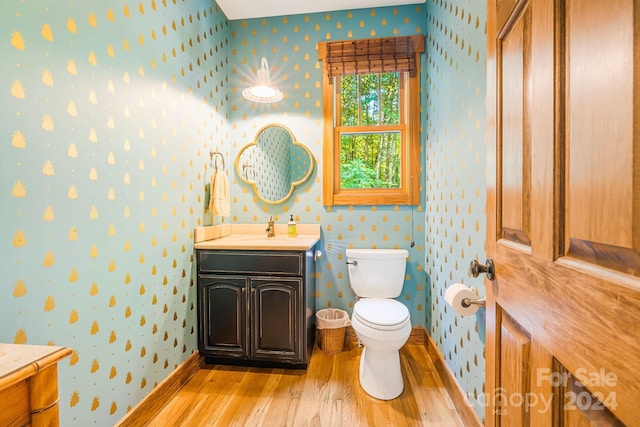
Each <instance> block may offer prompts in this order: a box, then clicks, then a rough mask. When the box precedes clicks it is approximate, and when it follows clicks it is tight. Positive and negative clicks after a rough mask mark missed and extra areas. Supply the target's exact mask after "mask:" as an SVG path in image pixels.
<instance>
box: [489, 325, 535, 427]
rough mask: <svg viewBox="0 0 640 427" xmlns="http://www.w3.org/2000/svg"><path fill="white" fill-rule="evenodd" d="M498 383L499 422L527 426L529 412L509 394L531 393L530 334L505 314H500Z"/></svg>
mask: <svg viewBox="0 0 640 427" xmlns="http://www.w3.org/2000/svg"><path fill="white" fill-rule="evenodd" d="M500 317H501V322H500V360H501V361H503V362H501V363H500V373H499V377H500V385H501V388H502V390H501V393H500V394H499V399H498V400H497V406H498V407H497V410H498V413H499V414H500V421H501V424H502V425H506V426H528V425H529V424H530V419H529V411H528V410H527V405H526V404H525V402H523V401H521V400H520V399H519V398H514V397H513V396H522V397H523V399H524V398H525V396H529V395H530V394H531V388H530V377H531V371H530V369H531V337H530V336H529V334H528V333H527V332H526V331H525V330H523V329H522V327H520V325H518V324H517V323H516V322H515V321H514V320H513V319H512V318H511V317H510V316H509V315H508V314H506V313H501V316H500Z"/></svg>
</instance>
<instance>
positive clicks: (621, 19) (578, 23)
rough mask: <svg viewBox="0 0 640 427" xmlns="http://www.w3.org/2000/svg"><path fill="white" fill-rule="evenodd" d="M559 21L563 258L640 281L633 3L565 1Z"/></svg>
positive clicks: (630, 0)
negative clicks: (563, 49)
mask: <svg viewBox="0 0 640 427" xmlns="http://www.w3.org/2000/svg"><path fill="white" fill-rule="evenodd" d="M565 13H566V18H565V19H566V23H567V24H566V41H565V43H566V46H567V52H569V53H570V58H567V61H566V63H567V73H568V77H569V78H568V79H567V88H566V93H567V95H566V96H567V118H566V122H567V128H566V154H565V155H566V157H567V159H568V162H567V167H568V171H567V173H565V176H566V177H567V183H566V188H567V195H568V197H567V198H566V199H565V201H566V205H565V206H563V209H564V211H565V212H566V223H565V230H566V232H565V233H566V236H567V240H568V242H567V243H568V245H567V250H566V251H565V253H566V254H568V255H570V256H571V257H575V258H579V259H583V260H585V261H587V262H589V263H593V264H597V265H599V266H602V267H608V268H611V269H613V270H617V271H622V272H625V273H629V274H635V275H636V276H640V271H638V269H636V268H633V267H634V265H636V266H637V265H638V258H637V256H638V255H637V252H638V250H640V245H639V244H638V242H639V238H640V230H638V229H636V230H635V231H634V229H633V219H634V218H639V217H640V204H639V203H638V197H637V196H638V194H640V186H639V184H638V176H639V175H638V174H637V172H636V174H635V176H634V161H635V162H636V166H638V163H637V159H638V152H639V151H640V145H638V139H637V138H633V134H634V121H633V116H634V109H635V108H634V107H635V106H634V98H637V96H636V95H635V94H634V65H633V51H634V38H633V31H634V22H633V21H634V10H633V1H632V0H615V1H610V2H598V1H587V2H585V1H583V0H571V1H567V2H566V4H565ZM569 59H570V60H569ZM634 195H635V197H634ZM572 207H573V209H572Z"/></svg>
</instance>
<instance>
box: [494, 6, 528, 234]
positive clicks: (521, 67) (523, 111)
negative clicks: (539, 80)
mask: <svg viewBox="0 0 640 427" xmlns="http://www.w3.org/2000/svg"><path fill="white" fill-rule="evenodd" d="M530 29H531V13H530V9H529V7H528V6H525V8H524V9H523V10H522V11H521V12H520V13H519V14H518V15H517V17H515V18H512V19H510V20H509V21H508V22H507V24H506V26H505V27H504V28H503V29H502V34H501V35H500V45H499V51H500V53H499V67H500V90H501V94H502V97H501V114H500V116H499V118H500V125H501V133H500V137H501V138H500V144H501V146H502V150H501V157H502V158H501V162H500V164H501V171H500V181H499V182H500V187H499V188H498V194H499V197H500V202H499V206H500V210H499V212H498V215H499V220H498V221H499V223H500V224H501V235H500V237H502V238H504V239H507V240H511V241H514V242H517V243H521V244H524V245H527V246H528V245H529V244H530V243H531V240H530V236H529V234H530V229H529V215H530V213H531V208H530V206H529V194H530V185H531V184H530V176H531V156H530V151H531V150H530V146H529V143H530V139H531V138H530V129H529V123H528V117H529V114H528V106H529V102H530V94H529V90H528V89H527V88H525V85H526V84H527V83H528V81H529V78H528V76H529V70H528V67H529V64H530V56H529V55H530V42H531V32H530Z"/></svg>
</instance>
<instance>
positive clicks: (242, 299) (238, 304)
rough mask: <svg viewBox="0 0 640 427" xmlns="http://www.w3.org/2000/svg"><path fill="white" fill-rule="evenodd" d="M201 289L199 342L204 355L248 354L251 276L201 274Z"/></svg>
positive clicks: (241, 355) (199, 288) (199, 287)
mask: <svg viewBox="0 0 640 427" xmlns="http://www.w3.org/2000/svg"><path fill="white" fill-rule="evenodd" d="M198 291H199V293H200V298H199V301H198V310H199V311H200V313H199V314H200V315H199V316H198V318H199V321H200V325H199V328H198V341H199V348H200V351H201V352H202V353H203V355H204V356H224V357H245V356H247V355H248V353H249V352H248V346H247V343H248V342H249V340H248V334H249V333H248V327H247V326H248V325H247V320H246V319H247V298H246V293H247V279H246V278H244V277H233V276H214V275H200V276H199V280H198Z"/></svg>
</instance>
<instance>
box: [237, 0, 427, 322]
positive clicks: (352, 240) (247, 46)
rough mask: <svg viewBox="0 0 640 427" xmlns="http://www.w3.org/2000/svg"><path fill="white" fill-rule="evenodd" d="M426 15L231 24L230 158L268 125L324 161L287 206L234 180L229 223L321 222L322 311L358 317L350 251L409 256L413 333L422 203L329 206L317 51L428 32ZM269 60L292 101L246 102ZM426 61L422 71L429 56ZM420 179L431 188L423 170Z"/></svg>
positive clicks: (418, 300) (406, 299)
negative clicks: (327, 44) (245, 93)
mask: <svg viewBox="0 0 640 427" xmlns="http://www.w3.org/2000/svg"><path fill="white" fill-rule="evenodd" d="M425 16H426V15H425V10H424V5H410V6H402V7H395V8H391V7H387V8H376V9H360V10H352V11H336V12H330V13H315V14H309V15H292V16H279V17H271V18H264V19H250V20H235V21H231V22H230V26H231V61H230V62H231V98H230V100H231V122H232V127H233V129H232V133H231V144H232V148H231V152H232V155H233V156H235V155H236V154H237V152H238V151H239V150H240V149H241V148H242V147H244V146H245V145H246V144H247V143H249V142H250V141H252V140H253V137H254V135H255V134H256V132H257V131H258V130H259V129H261V128H262V127H263V126H265V125H267V124H269V123H281V124H283V125H285V126H286V127H288V128H289V129H290V130H291V132H292V133H293V134H294V136H295V139H296V140H297V141H298V142H299V143H301V144H304V145H305V146H307V147H308V148H309V150H310V151H311V153H312V154H313V156H314V160H315V161H316V162H317V163H316V165H315V168H314V172H313V174H312V175H311V177H310V179H309V180H308V181H307V182H306V183H304V184H302V185H299V186H297V187H296V188H295V191H294V193H293V195H292V197H291V198H290V199H289V200H288V201H286V202H284V203H282V204H277V205H269V204H266V203H264V202H262V201H260V200H259V199H258V198H257V197H256V196H255V195H254V194H253V192H252V191H251V188H250V187H249V186H248V185H247V184H245V183H243V182H242V181H241V180H240V179H239V178H238V177H237V176H235V177H234V178H233V179H232V183H231V185H232V190H231V194H232V199H231V205H232V207H231V212H232V215H231V218H230V219H231V221H233V222H239V223H258V224H263V223H264V224H266V222H267V220H268V219H269V217H270V216H272V215H273V217H274V220H275V221H276V222H278V223H286V222H287V221H288V219H289V216H290V215H293V217H294V219H295V220H296V221H297V222H298V223H319V224H321V226H322V240H321V243H320V249H321V250H322V258H321V259H320V260H319V261H318V263H317V264H316V265H317V295H316V296H317V299H316V301H317V302H316V305H317V309H322V308H326V307H334V308H341V309H344V310H346V311H347V312H348V313H349V314H351V311H352V307H353V304H355V295H354V293H353V291H352V290H351V288H350V287H349V279H348V272H347V268H346V258H345V249H347V248H349V247H353V248H404V249H408V250H409V253H410V259H409V260H408V263H407V272H406V276H405V283H404V288H403V291H402V295H401V296H400V297H399V298H398V300H400V301H401V302H403V303H404V304H405V305H407V307H408V309H409V311H410V313H411V320H412V324H413V326H416V327H417V326H423V327H424V326H425V318H426V312H427V306H426V292H427V290H428V289H427V278H426V274H425V272H424V269H423V266H424V256H425V253H424V242H425V237H424V218H425V216H424V211H425V208H424V197H423V198H422V203H421V205H419V206H416V207H408V206H334V207H325V206H323V205H322V164H323V162H324V161H326V159H323V158H322V88H321V86H320V84H321V81H322V70H321V63H320V61H319V60H318V52H317V43H318V42H320V41H327V40H346V39H357V38H368V37H385V36H393V35H414V34H424V32H425V24H426V20H425ZM262 57H266V58H267V59H268V62H269V64H270V72H271V80H272V82H273V83H274V84H275V85H276V86H277V87H278V88H279V89H280V90H282V91H283V93H284V99H283V100H282V101H280V102H278V103H276V104H266V105H265V104H255V103H252V102H249V101H247V100H245V99H244V98H243V97H242V95H241V93H242V90H243V89H244V88H245V87H246V86H248V85H250V84H252V83H253V81H254V79H255V72H256V69H257V68H258V67H259V64H260V61H261V58H262ZM422 63H423V67H424V64H425V58H424V57H423V58H422ZM421 157H424V152H423V153H422V154H421ZM421 163H424V162H423V161H422V162H421ZM421 174H422V176H423V178H422V179H421V181H424V174H425V170H424V167H423V168H422V171H421ZM422 191H424V186H422ZM412 242H413V243H414V245H413V246H411V244H412Z"/></svg>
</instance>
